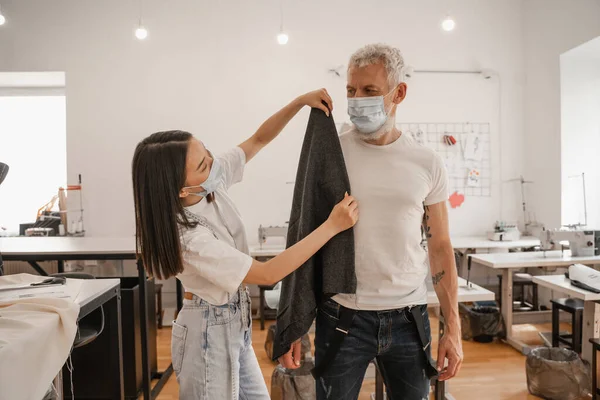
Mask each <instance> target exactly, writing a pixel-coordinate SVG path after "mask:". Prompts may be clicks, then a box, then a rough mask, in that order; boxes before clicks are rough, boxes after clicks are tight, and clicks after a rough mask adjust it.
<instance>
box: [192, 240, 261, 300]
mask: <svg viewBox="0 0 600 400" xmlns="http://www.w3.org/2000/svg"><path fill="white" fill-rule="evenodd" d="M203 230H204V229H203V228H195V232H194V235H193V237H191V238H190V240H189V241H187V243H186V244H185V248H184V252H183V259H184V264H185V268H186V269H187V268H190V269H191V270H188V271H185V272H184V273H185V274H195V275H199V276H200V277H202V278H203V279H204V280H206V281H208V282H210V283H211V284H213V285H214V286H216V287H218V288H220V289H222V290H223V291H225V292H227V293H229V294H231V293H234V292H235V291H236V290H237V289H238V287H239V286H240V285H241V284H242V282H243V280H244V278H245V277H246V275H247V274H248V271H249V270H250V267H251V266H252V258H251V257H250V256H249V255H247V254H244V253H242V252H241V251H239V250H237V249H236V248H234V247H232V246H230V245H229V244H227V243H225V242H223V241H221V240H218V239H217V238H215V237H214V236H213V235H212V234H211V233H210V232H208V231H206V232H205V233H204V232H202V231H203Z"/></svg>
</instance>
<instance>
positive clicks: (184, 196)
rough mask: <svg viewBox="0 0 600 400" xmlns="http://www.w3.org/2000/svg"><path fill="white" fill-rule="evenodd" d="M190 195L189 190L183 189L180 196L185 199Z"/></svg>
mask: <svg viewBox="0 0 600 400" xmlns="http://www.w3.org/2000/svg"><path fill="white" fill-rule="evenodd" d="M188 195H189V192H187V191H186V190H183V189H181V190H180V191H179V198H180V199H185V198H186V197H188Z"/></svg>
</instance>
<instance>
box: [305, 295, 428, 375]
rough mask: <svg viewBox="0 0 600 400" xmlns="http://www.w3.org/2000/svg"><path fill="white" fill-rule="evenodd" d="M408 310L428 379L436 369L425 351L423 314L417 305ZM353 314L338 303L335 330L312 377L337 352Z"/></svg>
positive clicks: (333, 357)
mask: <svg viewBox="0 0 600 400" xmlns="http://www.w3.org/2000/svg"><path fill="white" fill-rule="evenodd" d="M409 311H410V313H411V316H412V320H413V322H414V324H415V327H416V328H417V332H418V333H419V340H420V342H421V347H422V348H423V351H424V352H425V356H426V357H427V366H426V367H425V373H426V374H427V377H428V378H429V379H432V378H435V377H437V376H438V371H437V369H436V368H435V362H434V361H433V359H432V358H431V354H430V353H431V352H430V351H427V349H428V348H429V346H431V341H429V340H428V339H427V335H425V323H424V321H423V315H421V310H420V308H419V307H411V308H409ZM354 315H356V310H352V309H350V308H346V307H344V306H342V305H340V309H339V320H338V323H337V326H336V327H335V332H334V334H333V337H332V338H331V340H330V341H329V347H327V350H326V351H325V356H324V357H323V359H322V360H320V361H321V362H320V363H319V364H318V365H316V366H315V368H313V370H312V371H311V373H312V375H313V377H314V378H315V379H318V378H319V377H320V376H322V375H323V373H324V372H325V371H326V370H327V367H329V365H330V364H331V362H332V361H333V360H334V359H335V356H336V354H337V352H338V351H339V349H340V347H341V345H342V342H343V341H344V339H345V338H346V336H347V335H348V333H349V332H350V327H351V326H352V321H353V320H354Z"/></svg>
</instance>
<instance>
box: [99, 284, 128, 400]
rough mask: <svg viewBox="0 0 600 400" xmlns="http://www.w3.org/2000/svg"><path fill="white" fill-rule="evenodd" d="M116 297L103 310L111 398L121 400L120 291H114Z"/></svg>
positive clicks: (121, 343)
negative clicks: (107, 345) (107, 339)
mask: <svg viewBox="0 0 600 400" xmlns="http://www.w3.org/2000/svg"><path fill="white" fill-rule="evenodd" d="M116 290H117V293H116V296H115V297H113V298H112V299H111V300H109V301H108V302H107V303H106V304H105V306H104V309H105V310H106V311H107V314H108V318H107V320H108V321H107V322H108V331H109V332H111V336H110V349H111V352H110V371H111V374H112V378H111V382H110V384H111V385H112V398H113V399H119V400H123V399H124V398H125V391H124V386H123V385H124V383H123V347H122V346H123V341H122V331H123V330H122V325H121V291H120V289H116Z"/></svg>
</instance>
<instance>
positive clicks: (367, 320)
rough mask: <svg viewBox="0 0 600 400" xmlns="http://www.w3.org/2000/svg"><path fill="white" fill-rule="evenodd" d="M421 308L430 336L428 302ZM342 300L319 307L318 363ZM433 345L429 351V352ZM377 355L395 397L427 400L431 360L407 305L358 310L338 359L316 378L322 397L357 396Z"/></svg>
mask: <svg viewBox="0 0 600 400" xmlns="http://www.w3.org/2000/svg"><path fill="white" fill-rule="evenodd" d="M417 307H419V308H420V311H421V314H422V315H423V320H424V323H425V333H426V335H427V336H428V337H429V338H430V337H431V329H430V326H429V315H428V314H427V305H422V306H417ZM339 309H340V305H339V304H338V303H336V302H335V301H333V300H331V299H330V300H327V301H326V302H325V303H323V304H322V305H321V307H319V312H318V314H317V331H316V337H315V357H316V360H315V361H316V363H317V365H318V364H319V363H320V362H321V359H322V357H324V356H325V352H326V350H327V347H328V345H329V341H330V340H331V337H332V336H333V333H334V332H335V327H336V325H337V322H338V318H339ZM430 348H431V347H429V348H428V349H427V351H430ZM374 359H375V360H376V361H377V364H378V366H379V369H380V371H381V374H382V376H383V380H384V382H385V385H386V390H387V395H388V398H389V399H391V400H422V399H427V398H428V395H429V379H428V378H427V375H426V372H425V366H426V365H427V363H428V360H427V355H426V353H425V352H424V351H423V348H422V346H421V342H420V340H419V335H418V332H417V329H416V328H415V325H414V322H413V321H412V316H411V315H410V313H409V312H408V309H399V310H390V311H357V312H356V314H355V316H354V320H353V323H352V327H351V328H350V332H349V334H348V335H347V336H346V338H345V339H344V341H343V343H342V345H341V347H340V350H339V351H338V353H337V354H336V356H335V359H334V360H333V361H332V362H331V364H329V366H328V368H327V369H326V370H325V372H324V374H323V375H322V376H321V377H320V378H319V380H318V381H317V399H318V400H325V399H332V400H333V399H335V400H355V399H358V395H359V393H360V388H361V386H362V382H363V379H364V376H365V372H366V370H367V367H368V366H369V363H370V362H371V361H372V360H374Z"/></svg>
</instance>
